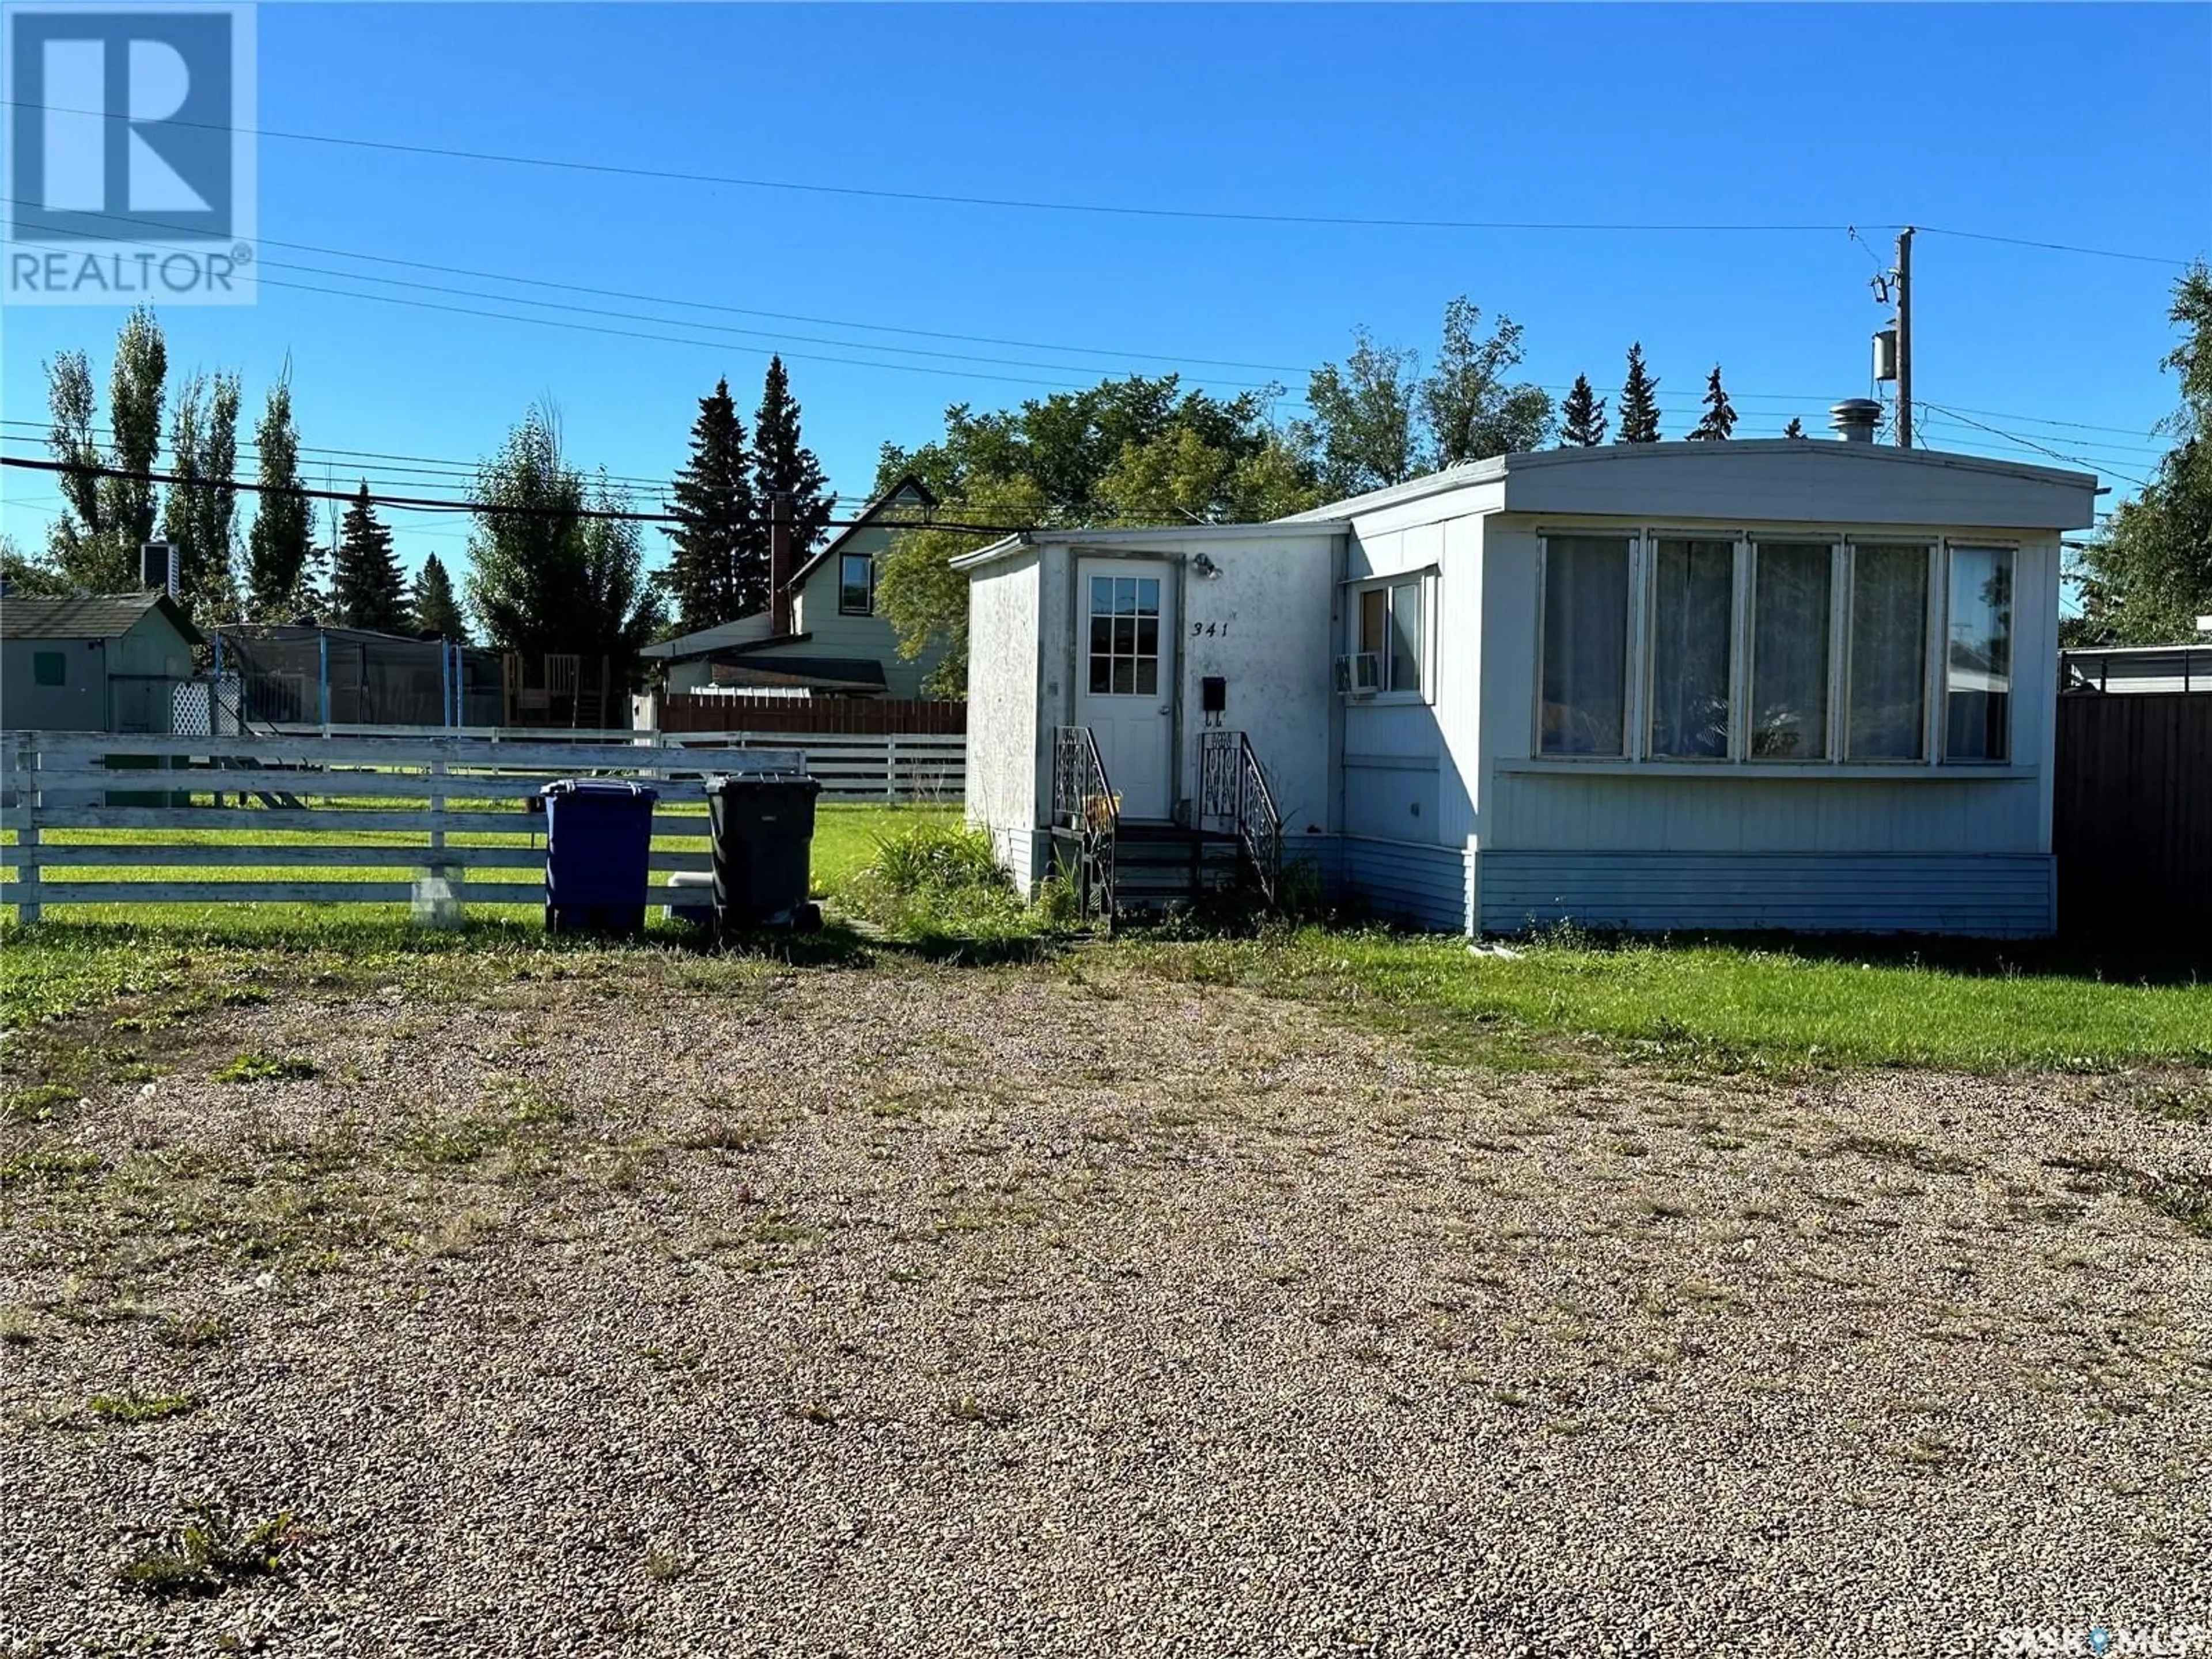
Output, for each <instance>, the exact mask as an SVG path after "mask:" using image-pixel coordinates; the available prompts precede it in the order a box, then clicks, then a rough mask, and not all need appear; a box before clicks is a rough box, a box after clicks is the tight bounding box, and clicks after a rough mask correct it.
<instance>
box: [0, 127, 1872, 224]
mask: <svg viewBox="0 0 2212 1659" xmlns="http://www.w3.org/2000/svg"><path fill="white" fill-rule="evenodd" d="M4 101H6V102H8V103H9V104H11V105H20V106H21V107H25V108H30V109H39V110H54V111H57V112H63V113H67V114H75V115H91V116H100V117H106V118H108V119H110V120H119V119H120V118H119V117H115V116H109V115H108V114H107V112H106V111H105V110H89V109H68V108H65V106H61V105H58V104H42V103H30V102H27V101H26V100H13V99H11V100H4ZM167 125H171V126H180V127H191V126H197V127H204V128H206V129H208V130H210V131H221V132H226V133H232V134H234V135H235V136H236V137H255V138H276V139H282V140H283V141H284V142H286V143H301V144H333V145H338V146H342V147H344V148H346V149H374V150H382V151H385V152H387V153H389V154H392V155H427V156H435V157H437V158H439V159H441V160H445V161H488V162H493V163H495V164H497V165H500V166H502V167H547V168H552V169H556V170H558V171H562V172H568V173H600V174H603V175H605V176H607V177H610V178H617V179H658V180H660V181H663V182H666V183H672V184H686V185H720V186H723V187H725V188H732V189H738V190H772V191H792V192H796V193H799V194H803V195H811V196H851V197H866V198H869V199H872V200H878V201H888V202H921V203H929V204H935V205H939V206H951V207H984V208H1003V209H1012V210H1019V211H1022V212H1030V213H1075V214H1094V215H1103V216H1110V217H1116V218H1143V219H1184V220H1216V221H1221V222H1228V223H1235V224H1269V225H1321V226H1328V227H1332V228H1351V229H1367V230H1513V231H1594V232H1620V233H1631V234H1646V233H1649V234H1694V235H1709V236H1710V235H1732V234H1823V235H1832V234H1835V233H1836V232H1838V231H1840V230H1844V229H1846V228H1848V227H1846V226H1844V225H1841V224H1699V225H1685V224H1655V223H1649V222H1626V221H1624V222H1617V223H1604V222H1589V223H1582V222H1565V221H1555V220H1519V219H1413V218H1388V217H1370V216H1358V215H1351V214H1333V213H1260V212H1249V211H1242V210H1226V209H1213V208H1169V207H1146V206H1141V205H1134V204H1120V203H1103V202H1054V201H1047V200H1042V199H1039V198H1033V197H1012V196H962V195H956V194H953V193H951V192H949V191H917V190H887V189H883V188H880V187H878V186H873V185H823V184H811V183H804V182H800V181H799V180H795V179H757V178H744V177H740V176H738V175H735V174H731V173H694V172H690V171H688V170H685V169H683V168H678V167H629V166H625V165H623V164H621V163H618V162H613V161H568V160H564V159H561V158H558V157H554V156H546V155H513V154H510V153H507V152H505V151H500V150H480V149H456V148H453V147H451V146H448V145H442V144H404V143H398V142H396V141H393V140H391V139H382V138H346V137H338V136H337V135H336V134H333V133H324V132H292V131H281V130H279V129H277V128H274V127H262V128H259V129H258V130H254V129H247V128H234V127H232V126H230V125H228V123H223V122H215V121H178V120H172V121H170V122H168V123H167ZM1894 228H1896V227H1894V226H1869V229H1894Z"/></svg>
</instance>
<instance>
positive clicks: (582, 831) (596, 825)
mask: <svg viewBox="0 0 2212 1659" xmlns="http://www.w3.org/2000/svg"><path fill="white" fill-rule="evenodd" d="M538 794H539V796H540V798H541V799H543V800H544V804H545V930H546V931H547V932H548V933H573V932H577V931H581V930H597V931H599V932H601V933H641V932H642V931H643V930H644V927H645V909H646V905H645V884H646V871H647V866H648V865H649V863H650V862H651V860H650V858H649V856H648V855H649V854H651V852H652V851H653V803H654V802H655V801H656V800H658V799H659V798H660V792H659V790H657V789H651V788H648V787H646V786H645V785H644V784H641V783H630V782H628V781H623V780H621V779H617V778H563V779H562V780H561V781H559V782H557V783H549V784H547V785H546V786H545V787H544V788H543V789H541V790H539V791H538Z"/></svg>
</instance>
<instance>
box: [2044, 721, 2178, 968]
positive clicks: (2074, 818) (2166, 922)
mask: <svg viewBox="0 0 2212 1659" xmlns="http://www.w3.org/2000/svg"><path fill="white" fill-rule="evenodd" d="M2051 850H2052V852H2054V853H2055V854H2057V859H2058V920H2059V925H2060V926H2061V927H2063V928H2064V929H2066V930H2067V931H2069V932H2072V933H2116V934H2133V935H2136V936H2138V937H2142V936H2165V937H2168V938H2175V937H2179V936H2181V935H2184V934H2186V933H2191V932H2192V931H2195V932H2197V933H2199V934H2200V935H2201V934H2202V933H2203V930H2206V929H2212V694H2207V693H2206V692H2203V691H2198V692H2196V693H2193V694H2184V693H2181V692H2133V691H2130V692H2114V693H2112V694H2111V695H2109V696H2107V695H2100V694H2099V693H2097V692H2093V691H2089V692H2074V693H2069V695H2067V696H2063V697H2061V698H2059V699H2058V732H2057V766H2056V769H2055V777H2054V793H2053V800H2052V811H2051Z"/></svg>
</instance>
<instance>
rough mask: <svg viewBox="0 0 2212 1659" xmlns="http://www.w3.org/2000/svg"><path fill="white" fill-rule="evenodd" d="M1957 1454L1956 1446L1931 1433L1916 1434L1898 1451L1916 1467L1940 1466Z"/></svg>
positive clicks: (1942, 1466)
mask: <svg viewBox="0 0 2212 1659" xmlns="http://www.w3.org/2000/svg"><path fill="white" fill-rule="evenodd" d="M1898 1455H1899V1456H1900V1457H1902V1458H1903V1459H1904V1460H1905V1462H1907V1463H1910V1464H1911V1466H1912V1467H1913V1468H1917V1469H1940V1468H1944V1467H1946V1466H1947V1465H1948V1464H1949V1463H1950V1462H1951V1461H1952V1460H1953V1459H1954V1458H1955V1457H1956V1456H1957V1455H1959V1453H1958V1448H1956V1447H1955V1446H1954V1445H1952V1444H1951V1443H1950V1442H1949V1441H1948V1440H1940V1439H1938V1438H1937V1437H1936V1436H1934V1435H1932V1434H1917V1435H1915V1436H1913V1437H1912V1438H1911V1439H1910V1440H1908V1441H1906V1442H1905V1444H1904V1445H1903V1446H1902V1447H1901V1448H1899V1451H1898Z"/></svg>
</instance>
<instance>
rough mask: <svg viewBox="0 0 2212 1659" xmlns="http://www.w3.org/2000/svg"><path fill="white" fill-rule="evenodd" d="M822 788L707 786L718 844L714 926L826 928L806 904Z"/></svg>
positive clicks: (786, 778) (761, 778)
mask: <svg viewBox="0 0 2212 1659" xmlns="http://www.w3.org/2000/svg"><path fill="white" fill-rule="evenodd" d="M820 793H822V785H821V783H820V781H818V780H817V779H814V778H810V777H808V776H806V775H805V774H804V773H800V772H751V773H729V774H726V775H717V776H714V777H711V778H709V779H708V780H707V816H708V824H709V826H710V827H711V832H712V834H713V836H714V926H715V927H717V928H718V929H724V930H726V929H729V928H732V927H799V928H812V927H820V926H821V925H822V908H821V907H820V906H819V905H817V904H811V903H809V902H807V897H806V887H807V879H808V878H809V876H810V875H811V873H812V864H813V856H814V798H815V797H816V796H817V795H818V794H820Z"/></svg>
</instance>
